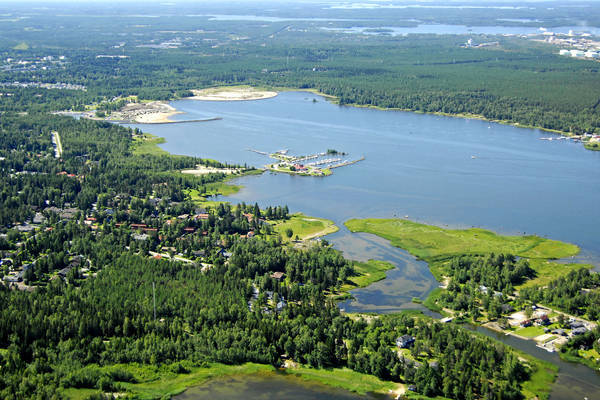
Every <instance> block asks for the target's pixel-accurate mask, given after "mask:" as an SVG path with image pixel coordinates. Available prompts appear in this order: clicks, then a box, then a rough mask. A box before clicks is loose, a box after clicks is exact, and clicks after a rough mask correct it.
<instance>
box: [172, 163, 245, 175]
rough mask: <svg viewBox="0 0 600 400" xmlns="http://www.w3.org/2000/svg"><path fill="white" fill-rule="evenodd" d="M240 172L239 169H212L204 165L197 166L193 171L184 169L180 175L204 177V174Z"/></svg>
mask: <svg viewBox="0 0 600 400" xmlns="http://www.w3.org/2000/svg"><path fill="white" fill-rule="evenodd" d="M241 171H242V170H241V169H239V168H213V167H207V166H206V165H197V166H196V168H195V169H184V170H183V171H181V173H182V174H190V175H206V174H217V173H221V174H227V175H230V174H236V173H239V172H241Z"/></svg>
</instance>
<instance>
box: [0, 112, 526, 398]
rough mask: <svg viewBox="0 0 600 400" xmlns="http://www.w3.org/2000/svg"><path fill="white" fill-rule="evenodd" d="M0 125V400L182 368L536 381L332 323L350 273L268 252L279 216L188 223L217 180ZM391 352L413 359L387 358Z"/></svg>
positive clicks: (40, 128)
mask: <svg viewBox="0 0 600 400" xmlns="http://www.w3.org/2000/svg"><path fill="white" fill-rule="evenodd" d="M3 116H4V117H5V118H3V119H2V122H1V125H0V127H1V129H0V156H1V157H3V161H2V164H1V167H2V171H3V174H2V179H3V185H2V188H3V189H2V195H1V196H0V200H1V201H2V204H3V207H2V210H3V214H2V218H3V220H2V224H3V228H2V237H1V238H0V252H1V254H2V262H3V263H2V266H1V267H2V269H1V270H0V271H1V272H2V274H3V275H4V276H5V278H7V277H14V276H15V275H14V272H13V271H16V270H19V269H21V270H22V272H23V275H22V279H23V280H22V281H18V280H15V279H13V280H12V281H6V282H5V283H4V284H3V285H0V313H1V314H2V316H1V317H0V363H1V365H2V368H1V370H0V371H1V372H0V393H1V397H2V398H6V399H24V398H39V399H53V398H63V397H64V393H65V392H64V391H65V390H66V389H69V388H71V389H77V388H79V389H82V388H94V389H97V390H98V391H99V392H100V393H111V392H118V391H121V390H123V387H122V384H123V383H124V382H131V381H134V380H135V377H133V376H131V374H130V373H127V372H126V371H120V370H119V369H118V368H116V369H114V368H113V369H111V371H112V372H111V373H110V374H107V373H106V372H105V370H104V369H103V368H104V367H107V366H112V365H117V364H121V365H122V364H130V363H139V364H140V365H174V367H173V368H175V370H177V371H180V373H185V371H186V368H185V367H184V366H181V367H177V365H182V364H178V363H181V362H184V363H187V364H186V365H196V366H201V365H206V363H208V362H220V363H224V364H241V363H244V362H248V361H250V362H257V363H262V364H270V365H274V366H279V365H281V363H282V355H285V357H289V358H291V359H293V360H295V361H296V362H299V363H301V364H304V365H308V366H312V367H314V368H327V367H349V368H351V369H353V370H355V371H358V372H362V373H367V374H372V375H375V376H377V377H379V378H381V379H384V380H388V381H395V382H405V383H407V384H414V385H415V387H416V389H417V391H418V392H419V393H422V394H425V395H427V396H437V395H443V396H445V397H448V398H455V399H459V398H461V399H462V398H481V397H488V398H503V399H518V398H522V394H521V385H522V384H523V382H524V381H526V380H527V379H528V378H529V376H530V374H531V373H532V371H533V370H532V369H531V368H532V367H531V366H528V365H525V364H523V363H521V362H520V361H519V360H518V358H517V356H516V355H515V354H513V353H512V352H511V351H510V350H509V349H508V348H506V347H504V346H503V345H499V344H497V343H495V342H493V341H491V340H490V339H483V338H478V337H476V336H473V335H472V334H470V333H468V332H467V331H465V330H463V329H462V328H459V327H455V326H448V325H442V324H439V323H436V322H434V321H432V320H430V319H428V318H424V317H419V316H410V315H399V316H389V317H381V318H378V319H376V320H374V321H371V322H366V321H365V320H363V319H360V318H359V319H352V318H349V317H348V316H346V315H343V314H341V313H340V311H339V308H338V307H337V305H336V304H335V302H334V301H333V299H332V298H331V297H329V296H328V295H326V293H328V292H330V291H331V289H335V288H338V289H339V288H340V287H342V286H343V285H344V284H346V283H347V282H348V278H350V277H352V276H355V275H356V271H355V269H354V266H353V262H352V261H349V260H346V259H344V258H343V257H342V255H341V253H340V252H338V251H336V250H333V249H332V248H331V247H330V246H329V245H328V244H327V243H326V241H322V242H315V244H313V245H311V246H309V247H308V248H304V249H296V248H294V247H293V246H291V245H288V244H286V242H284V241H282V239H281V237H280V236H279V235H278V234H276V233H275V232H274V231H273V229H272V227H271V222H273V221H278V220H282V219H286V218H288V209H287V207H286V206H280V205H275V206H271V207H267V208H265V209H260V208H259V207H258V205H256V204H255V205H247V204H238V205H230V204H222V203H217V204H216V205H215V206H212V207H208V208H207V209H204V208H202V207H199V206H198V205H196V204H195V203H194V202H193V201H191V199H190V198H189V195H188V194H187V193H188V191H189V190H196V191H198V192H199V193H203V192H206V191H207V190H208V189H207V188H208V187H209V186H211V185H215V184H219V183H220V182H222V180H223V179H224V178H225V177H224V175H222V174H211V175H205V176H202V177H195V176H190V175H184V174H181V173H179V172H177V171H179V170H181V169H183V168H190V167H193V166H195V165H196V164H202V163H203V164H210V165H216V166H220V164H219V163H216V162H214V161H208V160H202V159H198V158H194V157H181V156H172V155H169V154H158V155H156V154H144V153H142V154H139V153H136V152H135V151H134V149H135V146H136V144H135V143H136V139H135V138H136V137H137V136H139V135H140V132H138V131H136V130H132V129H129V128H125V127H120V126H118V125H114V124H109V123H105V122H98V121H90V120H85V119H80V120H76V119H73V118H71V117H64V116H55V115H50V114H44V113H40V114H36V113H30V114H29V115H18V114H15V113H12V112H5V113H4V115H3ZM52 132H59V134H60V136H61V142H62V145H63V154H62V156H61V157H60V158H56V157H55V154H54V149H53V145H52V141H51V137H52ZM38 218H40V219H41V221H37V222H36V221H35V220H36V219H38ZM23 227H32V230H31V231H30V230H23V229H20V228H23ZM251 232H252V235H250V233H251ZM176 255H177V257H179V259H176V258H175V256H176ZM11 279H12V278H11ZM5 280H6V279H5ZM153 287H155V292H154V291H153ZM17 288H21V289H24V290H17ZM154 295H155V296H156V309H154V302H153V296H154ZM402 335H412V336H413V337H414V338H415V344H414V347H412V348H411V349H410V351H409V352H407V353H403V355H402V357H399V356H398V351H399V349H398V347H397V344H396V340H397V338H398V337H400V336H402ZM448 348H453V349H455V350H454V351H452V352H448V351H446V350H447V349H448ZM483 358H485V359H486V360H488V362H486V363H484V364H481V363H479V361H478V360H480V359H483ZM432 360H435V362H432ZM459 370H460V371H461V374H457V372H456V371H459ZM498 396H499V397H498Z"/></svg>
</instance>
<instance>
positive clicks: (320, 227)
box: [273, 213, 339, 241]
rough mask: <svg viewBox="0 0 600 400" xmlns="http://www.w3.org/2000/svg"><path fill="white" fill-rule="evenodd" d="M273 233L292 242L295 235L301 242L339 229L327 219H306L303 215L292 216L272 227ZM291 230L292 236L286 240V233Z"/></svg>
mask: <svg viewBox="0 0 600 400" xmlns="http://www.w3.org/2000/svg"><path fill="white" fill-rule="evenodd" d="M273 229H274V230H275V232H277V233H279V234H281V237H282V238H283V240H285V241H289V240H294V239H295V237H296V235H297V236H298V238H299V239H301V240H306V239H312V238H315V237H318V236H325V235H328V234H330V233H334V232H337V231H338V230H339V228H338V227H337V226H336V225H335V224H334V223H333V221H330V220H328V219H323V218H315V217H307V216H306V215H304V214H301V213H297V214H292V215H291V216H290V218H289V219H286V220H284V221H281V222H278V223H276V224H274V225H273ZM288 229H291V230H292V232H293V235H292V237H291V238H288V237H287V235H286V231H287V230H288Z"/></svg>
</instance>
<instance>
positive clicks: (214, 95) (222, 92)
mask: <svg viewBox="0 0 600 400" xmlns="http://www.w3.org/2000/svg"><path fill="white" fill-rule="evenodd" d="M192 93H193V94H194V96H192V97H188V98H189V99H193V100H205V101H244V100H262V99H269V98H271V97H275V96H277V92H273V91H268V90H257V89H255V88H251V87H246V86H240V87H236V86H233V87H219V88H209V89H202V90H192Z"/></svg>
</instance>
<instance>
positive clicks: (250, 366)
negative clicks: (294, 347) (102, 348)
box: [63, 362, 406, 400]
mask: <svg viewBox="0 0 600 400" xmlns="http://www.w3.org/2000/svg"><path fill="white" fill-rule="evenodd" d="M187 364H188V363H186V362H181V363H176V364H173V365H164V366H147V365H139V364H118V365H112V366H107V367H99V368H100V370H102V371H103V372H105V373H111V372H112V371H115V370H118V371H120V372H121V373H126V374H130V376H131V377H132V378H133V379H132V380H133V381H134V382H123V383H121V385H122V386H123V389H125V390H127V394H128V395H133V396H134V398H137V399H140V400H153V399H168V398H172V397H173V396H177V395H179V394H181V393H183V392H185V391H186V390H188V389H191V388H193V387H197V386H202V385H204V384H206V383H208V382H210V381H211V380H214V379H221V378H226V377H229V376H244V375H258V376H274V377H275V376H285V377H289V378H290V379H297V380H298V382H299V383H302V382H304V383H309V382H313V383H317V384H321V385H326V386H329V387H333V388H339V389H343V390H347V391H349V392H353V393H358V394H363V395H364V394H367V393H376V394H381V395H399V394H402V393H404V392H405V387H406V386H405V385H404V384H402V383H397V382H391V381H382V380H381V379H379V378H377V377H375V376H373V375H367V374H362V373H359V372H356V371H353V370H350V369H348V368H330V369H315V368H310V367H307V366H304V365H299V364H296V363H286V366H285V368H279V369H278V368H275V367H273V366H271V365H265V364H256V363H244V364H241V365H225V364H220V363H210V364H207V365H205V366H200V367H198V366H191V365H187ZM102 393H103V392H102V391H100V390H98V389H73V388H70V389H64V391H63V394H64V395H65V396H66V397H67V398H70V399H84V398H87V397H89V396H91V395H95V394H98V395H99V394H102ZM115 394H116V395H118V393H115Z"/></svg>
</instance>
